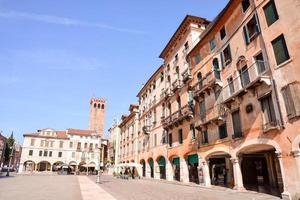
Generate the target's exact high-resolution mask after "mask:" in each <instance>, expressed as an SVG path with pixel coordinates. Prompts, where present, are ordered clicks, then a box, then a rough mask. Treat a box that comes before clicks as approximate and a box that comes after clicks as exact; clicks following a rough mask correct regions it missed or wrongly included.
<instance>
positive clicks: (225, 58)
mask: <svg viewBox="0 0 300 200" xmlns="http://www.w3.org/2000/svg"><path fill="white" fill-rule="evenodd" d="M221 59H222V66H223V68H224V67H226V66H227V65H229V64H230V63H231V61H232V59H231V50H230V45H229V44H228V46H227V47H226V48H225V49H224V50H223V52H222V53H221Z"/></svg>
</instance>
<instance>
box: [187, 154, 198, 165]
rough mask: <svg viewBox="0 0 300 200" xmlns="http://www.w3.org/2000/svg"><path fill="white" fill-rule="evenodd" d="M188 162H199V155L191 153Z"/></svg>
mask: <svg viewBox="0 0 300 200" xmlns="http://www.w3.org/2000/svg"><path fill="white" fill-rule="evenodd" d="M188 163H189V164H196V163H198V155H197V154H193V155H189V156H188Z"/></svg>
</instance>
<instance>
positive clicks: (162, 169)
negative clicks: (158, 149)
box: [156, 156, 166, 179]
mask: <svg viewBox="0 0 300 200" xmlns="http://www.w3.org/2000/svg"><path fill="white" fill-rule="evenodd" d="M156 162H157V163H158V167H159V178H160V179H166V159H165V157H164V156H159V157H158V158H157V159H156Z"/></svg>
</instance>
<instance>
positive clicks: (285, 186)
mask: <svg viewBox="0 0 300 200" xmlns="http://www.w3.org/2000/svg"><path fill="white" fill-rule="evenodd" d="M275 153H276V156H277V159H278V163H279V166H280V170H281V176H282V184H283V192H282V193H281V196H282V199H286V200H290V199H291V194H290V193H289V192H288V190H287V183H286V180H285V173H284V167H283V161H282V154H281V152H275Z"/></svg>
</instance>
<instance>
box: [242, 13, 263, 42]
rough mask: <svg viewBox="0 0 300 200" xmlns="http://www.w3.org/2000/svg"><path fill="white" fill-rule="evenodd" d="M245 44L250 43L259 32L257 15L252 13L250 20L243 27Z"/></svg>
mask: <svg viewBox="0 0 300 200" xmlns="http://www.w3.org/2000/svg"><path fill="white" fill-rule="evenodd" d="M243 30H244V38H245V41H246V44H247V45H248V44H250V42H252V41H253V40H254V39H255V38H256V37H257V36H258V35H259V33H260V27H259V24H258V18H257V15H253V17H252V18H251V19H250V21H249V22H248V23H247V24H246V26H244V27H243Z"/></svg>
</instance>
